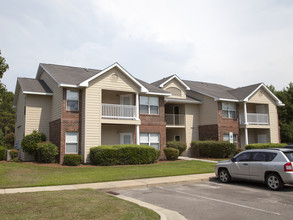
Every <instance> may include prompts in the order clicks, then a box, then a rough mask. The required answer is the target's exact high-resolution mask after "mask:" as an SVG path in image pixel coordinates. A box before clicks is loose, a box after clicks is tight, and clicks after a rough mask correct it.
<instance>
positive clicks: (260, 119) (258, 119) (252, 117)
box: [239, 113, 269, 125]
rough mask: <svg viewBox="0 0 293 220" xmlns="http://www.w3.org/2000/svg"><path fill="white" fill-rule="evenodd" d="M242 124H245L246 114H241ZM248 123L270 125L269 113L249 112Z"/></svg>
mask: <svg viewBox="0 0 293 220" xmlns="http://www.w3.org/2000/svg"><path fill="white" fill-rule="evenodd" d="M239 123H240V125H244V124H245V122H244V114H240V117H239ZM247 124H248V125H268V124H269V115H268V114H260V113H247Z"/></svg>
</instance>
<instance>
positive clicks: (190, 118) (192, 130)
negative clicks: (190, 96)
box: [184, 104, 199, 156]
mask: <svg viewBox="0 0 293 220" xmlns="http://www.w3.org/2000/svg"><path fill="white" fill-rule="evenodd" d="M198 122H199V106H198V105H192V104H186V105H185V134H186V140H185V141H186V145H187V149H186V152H185V153H184V155H188V156H189V155H190V152H189V151H190V150H189V148H190V144H191V142H192V141H195V140H199V137H198Z"/></svg>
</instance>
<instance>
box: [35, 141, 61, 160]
mask: <svg viewBox="0 0 293 220" xmlns="http://www.w3.org/2000/svg"><path fill="white" fill-rule="evenodd" d="M37 152H38V161H39V162H40V163H55V162H56V156H57V155H58V154H59V152H58V147H57V146H56V145H55V144H52V143H50V142H42V143H38V148H37Z"/></svg>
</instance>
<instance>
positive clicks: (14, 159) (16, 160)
mask: <svg viewBox="0 0 293 220" xmlns="http://www.w3.org/2000/svg"><path fill="white" fill-rule="evenodd" d="M10 162H20V160H19V159H18V158H17V157H15V158H13V159H12V160H10Z"/></svg>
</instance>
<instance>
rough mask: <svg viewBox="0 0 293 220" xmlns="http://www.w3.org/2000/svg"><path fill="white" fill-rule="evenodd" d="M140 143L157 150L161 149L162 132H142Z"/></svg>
mask: <svg viewBox="0 0 293 220" xmlns="http://www.w3.org/2000/svg"><path fill="white" fill-rule="evenodd" d="M140 144H143V145H149V146H152V147H153V148H155V149H157V150H160V134H154V133H141V134H140Z"/></svg>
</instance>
